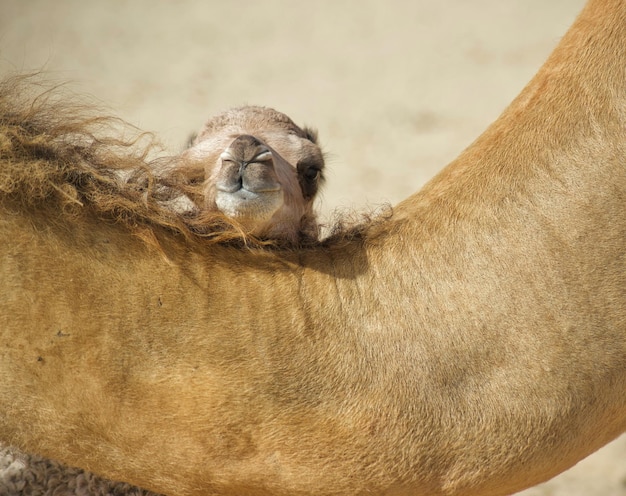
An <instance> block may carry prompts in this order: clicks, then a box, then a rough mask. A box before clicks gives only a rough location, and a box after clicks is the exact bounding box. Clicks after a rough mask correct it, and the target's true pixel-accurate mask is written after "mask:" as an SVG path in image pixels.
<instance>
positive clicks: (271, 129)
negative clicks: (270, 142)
mask: <svg viewBox="0 0 626 496" xmlns="http://www.w3.org/2000/svg"><path fill="white" fill-rule="evenodd" d="M268 133H271V134H272V135H274V136H276V135H278V134H281V133H282V134H283V135H290V134H295V135H296V136H300V137H306V134H305V132H304V131H303V130H302V129H300V127H298V126H297V125H296V124H295V123H294V122H293V121H292V120H291V119H290V118H289V117H288V116H286V115H285V114H283V113H282V112H278V111H277V110H274V109H272V108H269V107H257V106H247V107H238V108H234V109H230V110H227V111H226V112H223V113H222V114H219V115H217V116H215V117H213V118H211V119H210V120H209V121H208V122H207V123H206V124H205V125H204V126H203V128H202V129H201V130H200V133H199V134H198V138H199V139H204V137H205V136H208V135H214V134H221V135H227V134H228V135H232V134H252V135H255V136H257V135H263V134H268Z"/></svg>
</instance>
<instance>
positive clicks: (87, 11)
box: [0, 0, 626, 496]
mask: <svg viewBox="0 0 626 496" xmlns="http://www.w3.org/2000/svg"><path fill="white" fill-rule="evenodd" d="M583 3H584V2H583V1H582V0H550V2H545V1H543V0H474V1H472V2H467V1H463V0H448V1H446V2H433V1H429V2H426V1H424V0H415V1H409V0H406V1H402V0H386V1H385V2H382V1H371V0H362V1H359V2H356V1H352V2H349V1H346V0H332V1H331V0H318V1H316V2H310V1H309V2H303V1H294V0H266V1H264V2H252V1H246V0H234V1H231V2H225V1H217V0H208V1H187V2H185V1H176V2H175V1H171V2H157V1H153V0H150V1H147V0H142V1H132V2H131V1H123V0H109V1H107V2H90V1H84V0H76V1H70V0H56V1H52V0H48V1H44V0H39V1H36V0H27V1H25V0H0V74H4V73H7V72H12V71H16V70H17V71H25V70H33V69H41V68H45V69H46V70H47V71H48V72H49V73H50V74H51V75H52V77H54V78H55V79H60V80H67V79H69V80H72V81H75V84H74V86H73V88H74V89H76V90H77V91H79V92H85V93H89V94H91V95H92V96H93V97H94V99H96V100H97V101H98V102H100V103H101V104H103V105H105V106H106V107H108V108H109V109H111V112H113V113H115V114H117V115H119V116H120V117H122V118H124V119H126V120H128V121H130V122H131V123H133V124H136V125H137V126H139V127H141V128H142V129H145V130H149V131H154V132H155V133H156V134H157V135H158V136H159V137H160V138H161V140H162V142H163V145H164V147H165V148H166V150H168V151H169V152H172V153H174V152H177V151H178V150H179V149H180V148H181V147H182V146H183V144H184V142H185V141H186V139H187V137H188V135H189V133H190V132H191V131H193V130H194V129H196V128H198V127H199V126H200V124H201V123H202V122H203V120H204V119H206V118H207V117H208V116H209V115H211V114H213V113H215V112H218V111H221V110H223V109H225V108H227V107H230V106H233V105H240V104H244V103H251V104H261V105H268V106H272V107H275V108H277V109H279V110H281V111H283V112H285V113H287V114H289V115H290V116H291V117H292V118H293V119H294V120H295V121H296V122H298V123H301V124H309V125H312V126H315V127H317V128H318V129H319V132H320V139H321V141H322V144H323V146H324V148H325V150H326V152H327V154H328V167H329V169H330V170H329V172H328V184H327V187H326V189H325V193H324V195H323V198H322V201H321V202H320V210H321V212H323V213H324V214H327V213H328V212H330V211H332V210H333V209H335V208H337V207H346V206H350V207H357V208H361V207H364V206H366V205H376V204H378V203H381V202H391V203H392V204H393V203H396V202H397V201H399V200H401V199H403V198H405V197H406V196H408V195H409V194H410V193H412V192H414V191H415V190H417V189H418V188H419V187H420V186H421V185H422V184H423V183H424V182H425V181H427V180H428V179H429V178H430V177H432V176H433V175H434V174H435V173H436V172H437V171H438V170H439V169H441V168H442V167H443V166H444V165H445V164H446V163H447V162H449V161H450V160H451V159H453V158H454V157H455V156H456V155H457V154H458V153H459V152H460V151H461V150H462V149H463V148H464V147H466V146H467V145H468V144H469V143H471V141H472V140H473V139H474V138H476V137H477V136H478V134H479V133H480V132H481V131H482V130H483V129H484V128H485V127H486V126H487V125H488V124H489V123H490V122H491V121H492V120H494V119H495V118H496V117H497V116H498V114H499V113H500V112H501V111H502V109H503V108H504V107H505V106H506V105H507V104H508V103H509V102H510V101H511V99H512V98H513V97H514V96H515V95H516V94H517V93H518V92H519V91H520V90H521V88H522V87H523V86H524V85H525V84H526V82H527V81H528V80H529V79H530V77H531V76H532V75H533V74H534V73H535V72H536V70H537V69H538V67H539V66H540V64H541V63H542V62H543V60H544V59H545V58H546V56H547V55H548V54H549V52H550V51H551V49H552V48H553V47H554V46H555V45H556V43H557V42H558V40H559V38H560V37H561V35H562V34H563V33H564V32H565V30H566V29H567V27H568V26H569V25H570V24H571V22H572V21H573V19H574V17H575V16H576V14H577V13H578V11H579V10H580V8H581V7H582V4H583ZM523 494H526V495H527V496H530V495H532V496H540V495H541V496H547V495H559V496H565V495H567V496H578V495H580V496H582V495H586V496H626V438H624V437H622V438H621V439H618V440H617V441H616V442H614V443H613V444H611V445H609V446H608V447H606V448H605V449H604V450H602V451H600V452H598V453H597V454H595V455H593V456H591V457H590V458H588V459H587V460H585V461H583V462H581V463H580V464H579V465H578V466H577V467H575V468H574V469H572V470H570V471H569V472H567V473H565V474H563V475H562V476H560V477H558V478H556V479H555V480H553V481H551V482H548V483H547V484H544V485H543V486H539V487H537V488H533V489H530V490H528V491H527V492H525V493H523Z"/></svg>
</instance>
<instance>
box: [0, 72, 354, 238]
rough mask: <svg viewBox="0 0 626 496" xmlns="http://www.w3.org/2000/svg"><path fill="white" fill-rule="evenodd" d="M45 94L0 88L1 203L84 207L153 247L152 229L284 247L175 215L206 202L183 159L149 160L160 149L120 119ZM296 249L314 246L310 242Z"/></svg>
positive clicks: (16, 84) (190, 215)
mask: <svg viewBox="0 0 626 496" xmlns="http://www.w3.org/2000/svg"><path fill="white" fill-rule="evenodd" d="M42 88H44V89H45V83H44V82H42V81H41V78H39V77H38V76H36V75H34V76H18V77H14V78H9V79H6V80H4V81H2V82H1V83H0V119H1V120H0V126H1V131H2V133H1V134H0V154H1V157H2V159H3V161H4V163H3V166H2V169H1V170H0V191H2V192H3V193H4V194H5V197H6V198H8V199H13V200H17V201H19V202H25V203H28V204H29V205H31V206H36V205H38V204H42V202H43V203H45V205H46V206H52V205H57V208H59V210H61V211H63V212H64V213H66V214H72V213H77V212H78V211H80V210H81V209H82V208H83V207H85V206H87V207H88V208H89V209H90V210H93V211H94V212H95V213H96V215H98V217H100V218H102V219H103V220H110V221H112V222H115V223H118V224H121V225H125V226H126V227H127V228H128V229H130V230H131V231H132V232H134V233H136V234H138V235H139V236H142V237H144V238H145V239H146V240H148V241H151V242H154V236H153V233H152V229H153V228H154V227H158V228H164V229H166V230H168V231H170V232H173V233H176V234H179V235H182V236H183V237H185V238H186V239H187V240H188V241H189V242H198V241H200V240H201V243H202V244H207V243H234V244H245V245H249V246H273V245H281V244H283V242H284V241H285V240H283V239H278V240H272V239H264V240H263V239H259V238H257V237H255V236H254V235H252V234H251V233H249V232H247V231H246V230H245V229H243V228H242V226H240V225H239V224H238V222H237V220H236V219H233V218H229V217H227V216H225V215H223V214H222V213H220V212H219V211H217V210H216V209H209V210H207V209H194V210H192V209H190V210H188V211H186V212H184V213H182V214H181V213H180V212H178V211H176V209H173V208H172V205H173V204H176V202H177V201H179V200H181V199H184V198H185V197H187V196H188V197H191V198H196V197H198V196H200V195H203V193H202V191H201V185H198V181H196V180H195V176H194V175H193V174H192V172H193V171H192V170H191V169H189V167H187V166H186V161H187V159H186V157H185V156H184V155H176V156H169V157H160V158H157V159H149V157H151V156H154V155H155V154H156V149H157V148H158V147H157V145H156V144H155V143H154V141H153V140H152V138H151V136H150V135H148V134H145V133H144V134H140V135H139V134H138V133H137V131H136V130H135V129H133V128H131V127H130V126H128V125H127V124H125V123H123V122H122V121H120V120H119V119H115V118H108V117H94V116H93V115H94V114H95V112H94V109H93V108H92V106H89V105H81V104H75V105H68V104H67V101H66V99H64V98H62V95H63V92H61V91H59V88H58V87H57V88H52V89H48V90H47V91H43V92H42ZM285 117H286V116H285ZM128 135H130V136H133V135H135V137H134V138H131V139H129V138H127V136H128ZM43 162H45V163H46V166H45V167H41V164H42V163H43ZM192 165H193V164H192ZM321 166H322V167H323V162H322V165H321ZM311 215H312V214H311ZM341 229H342V228H339V229H336V228H335V229H333V230H332V231H333V232H334V233H335V234H336V233H337V232H338V231H339V230H341ZM308 231H312V229H311V228H310V227H308V226H307V232H308ZM301 241H302V242H304V243H307V244H311V243H314V242H315V241H316V239H315V236H312V235H307V236H304V237H303V238H302V239H301ZM287 245H289V246H293V243H291V242H287Z"/></svg>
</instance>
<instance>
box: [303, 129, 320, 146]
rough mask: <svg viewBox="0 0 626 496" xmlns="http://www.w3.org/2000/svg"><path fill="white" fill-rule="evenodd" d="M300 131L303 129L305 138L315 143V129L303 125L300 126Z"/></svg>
mask: <svg viewBox="0 0 626 496" xmlns="http://www.w3.org/2000/svg"><path fill="white" fill-rule="evenodd" d="M302 131H304V136H305V138H306V139H308V140H309V141H311V142H312V143H315V144H316V145H317V129H313V128H312V127H307V126H305V127H304V128H302Z"/></svg>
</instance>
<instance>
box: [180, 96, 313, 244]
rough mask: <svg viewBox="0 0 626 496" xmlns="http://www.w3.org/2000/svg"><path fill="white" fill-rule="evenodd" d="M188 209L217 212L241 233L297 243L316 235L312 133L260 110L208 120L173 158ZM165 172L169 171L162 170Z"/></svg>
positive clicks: (270, 111) (239, 110) (234, 112)
mask: <svg viewBox="0 0 626 496" xmlns="http://www.w3.org/2000/svg"><path fill="white" fill-rule="evenodd" d="M176 167H177V168H178V172H179V173H180V174H182V175H183V177H185V178H187V179H188V181H189V183H190V184H194V183H195V184H201V191H199V192H198V191H196V192H195V193H193V192H192V194H191V196H192V198H195V199H196V208H199V210H200V211H201V212H202V211H207V212H208V213H209V215H210V213H211V212H215V211H216V210H217V211H220V212H222V213H223V214H224V215H226V216H227V217H229V218H230V219H232V220H234V221H235V222H237V223H238V225H239V226H240V228H241V230H242V231H243V232H244V233H245V234H248V235H253V236H256V237H259V238H261V239H273V240H277V241H282V242H284V243H287V244H289V245H299V244H302V243H306V242H311V241H315V240H317V238H318V235H319V232H318V224H317V221H316V216H315V213H314V212H313V200H314V199H315V196H316V194H317V192H318V188H319V186H320V184H321V182H322V180H323V176H322V173H323V169H324V156H323V153H322V150H321V148H320V147H319V145H318V142H317V132H316V131H314V130H312V129H311V128H308V127H304V128H300V127H298V126H296V125H295V124H294V122H293V121H292V120H291V119H290V118H289V117H287V116H286V115H285V114H283V113H281V112H278V111H276V110H274V109H271V108H268V107H258V106H244V107H239V108H234V109H230V110H228V111H226V112H224V113H221V114H219V115H217V116H214V117H212V118H211V119H209V120H208V121H207V122H206V123H205V124H204V126H203V127H202V128H201V129H200V131H199V132H198V133H197V135H196V137H195V139H193V141H192V143H191V146H190V147H189V148H188V149H187V150H185V151H184V152H183V154H182V157H181V160H179V161H177V166H176ZM170 172H171V171H170Z"/></svg>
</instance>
